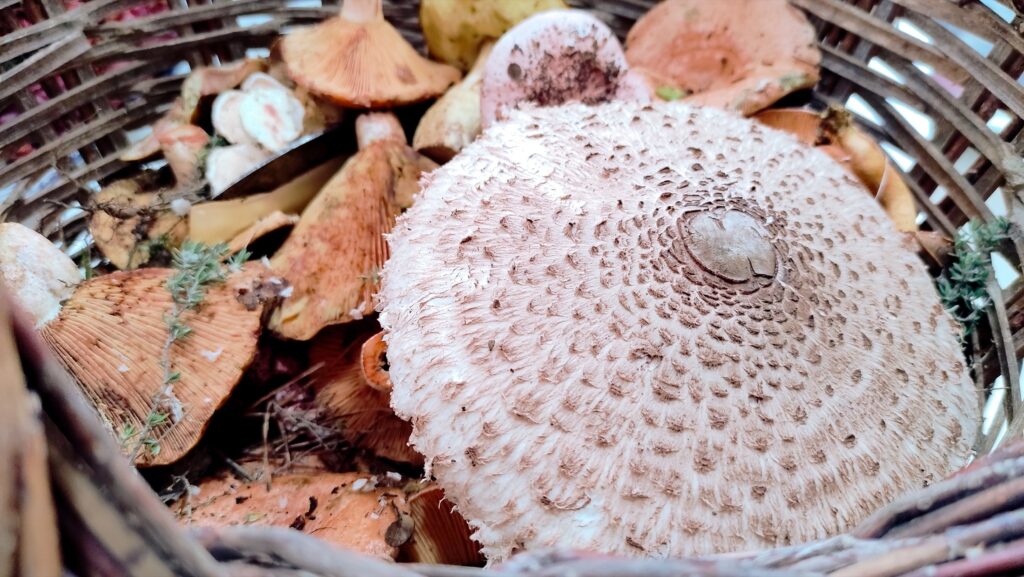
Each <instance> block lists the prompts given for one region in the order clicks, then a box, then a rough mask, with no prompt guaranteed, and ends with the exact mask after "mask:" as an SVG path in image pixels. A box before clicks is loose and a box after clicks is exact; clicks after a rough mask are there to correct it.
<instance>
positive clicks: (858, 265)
mask: <svg viewBox="0 0 1024 577" xmlns="http://www.w3.org/2000/svg"><path fill="white" fill-rule="evenodd" d="M388 239H389V248H390V249H391V254H392V255H393V256H392V257H391V258H390V260H388V262H387V264H386V265H385V267H384V272H383V275H382V278H383V284H382V288H381V290H380V294H379V295H378V297H379V300H380V305H379V309H380V311H381V313H380V322H381V325H382V327H383V328H384V330H385V334H386V337H385V338H386V341H387V356H388V363H389V367H388V372H389V376H390V379H391V382H392V392H391V404H392V406H393V407H394V408H395V411H396V413H397V414H398V415H399V416H400V417H402V418H404V419H407V420H409V421H410V422H411V423H412V424H413V431H414V432H413V436H412V444H413V447H415V448H416V450H417V451H419V452H420V453H422V454H423V455H424V456H425V458H426V462H427V467H428V469H427V470H428V472H429V474H431V475H433V476H434V478H436V479H437V481H438V483H439V484H440V485H441V486H442V487H443V488H444V490H445V494H446V495H447V496H448V498H449V499H451V500H452V501H453V502H454V503H455V505H456V506H457V507H458V509H459V511H460V512H461V513H462V515H463V516H464V517H465V518H466V520H467V521H468V522H469V523H470V525H471V526H473V527H475V529H476V532H475V533H474V537H475V538H476V539H477V540H478V541H480V543H481V544H482V545H483V547H484V553H485V554H486V556H487V558H488V559H489V560H491V561H492V562H494V561H498V560H502V559H505V558H506V557H508V556H509V555H510V553H511V552H512V551H513V549H524V548H525V549H535V548H543V547H548V546H556V545H557V546H558V547H567V548H574V547H578V548H584V549H591V550H596V551H602V552H607V553H616V554H624V555H645V556H683V555H692V554H705V553H713V552H721V551H738V550H747V549H752V548H760V547H770V546H776V545H782V544H796V543H801V542H805V541H808V540H812V539H818V538H823V537H826V536H828V535H836V534H839V533H841V532H843V531H845V530H847V529H849V528H850V527H851V526H852V525H853V524H855V523H857V522H858V521H860V520H861V519H863V518H864V517H865V516H866V515H868V514H869V513H870V512H872V511H874V510H875V509H877V508H878V507H879V506H880V505H882V504H884V503H886V502H888V501H889V500H890V499H892V498H893V497H895V496H896V495H898V494H900V493H903V492H905V491H907V490H910V489H912V488H914V487H920V486H921V485H923V484H927V483H930V482H932V481H935V480H938V479H940V478H942V477H943V476H944V475H945V474H947V473H948V472H950V471H953V470H955V469H956V468H957V467H959V466H960V465H962V464H963V463H964V461H965V460H966V458H967V457H968V456H969V454H970V451H971V447H972V445H973V442H974V439H975V437H976V435H977V423H978V419H979V412H980V411H979V407H978V403H977V395H976V392H975V389H974V386H973V382H972V381H971V378H970V375H969V373H968V369H967V365H966V363H965V362H964V358H963V354H962V352H961V349H960V344H959V338H958V331H957V329H956V326H955V325H954V323H953V321H952V320H951V319H950V317H949V315H948V314H947V313H946V311H945V310H944V309H943V306H942V303H941V300H940V298H939V295H938V293H937V291H936V288H935V286H934V284H933V282H932V278H931V277H930V276H929V275H928V273H927V271H926V269H925V267H924V266H923V264H922V263H921V261H920V259H919V258H918V257H917V255H915V254H914V253H913V252H912V251H909V250H906V249H905V248H903V243H902V239H903V237H902V235H897V234H893V231H892V226H891V225H890V224H889V222H888V220H887V218H886V215H885V213H884V212H883V211H882V209H881V207H879V206H878V204H877V203H875V202H874V201H873V200H872V199H871V198H870V197H869V196H868V195H865V194H863V193H862V192H861V184H860V183H859V182H857V180H856V179H854V178H853V177H852V175H850V174H848V173H847V172H846V171H845V170H843V169H842V167H840V166H838V165H837V164H835V163H834V162H833V161H832V160H831V159H829V157H828V156H827V155H825V154H824V153H822V152H820V151H817V150H815V149H813V148H807V147H805V146H803V145H801V144H799V143H798V142H796V141H795V140H794V139H793V138H791V137H789V136H788V135H785V134H782V133H780V132H778V131H774V130H769V129H766V128H764V127H762V126H761V125H759V124H758V123H756V122H754V121H752V120H747V119H745V118H742V117H740V116H738V115H735V114H732V113H726V112H723V111H720V110H716V109H713V108H708V107H690V106H687V105H685V104H680V103H652V104H648V105H639V104H636V103H626V102H614V103H609V104H604V105H598V106H584V105H580V104H570V105H565V106H560V107H551V108H537V109H534V110H532V111H530V112H529V113H527V112H519V113H516V114H515V115H513V116H512V117H511V118H510V119H508V120H507V121H506V122H502V123H499V124H496V125H494V126H493V127H492V128H490V129H489V130H487V131H485V133H484V134H483V135H482V136H481V137H480V138H479V139H478V140H477V141H476V142H475V143H474V144H473V146H471V147H470V148H469V149H468V150H466V151H464V152H463V153H462V154H459V155H458V156H456V157H455V158H454V159H452V161H451V162H449V163H448V164H446V165H445V166H443V167H441V168H439V169H438V170H436V171H434V172H433V173H432V174H431V177H430V178H429V179H427V180H426V181H425V184H424V188H423V191H422V192H421V194H419V195H418V196H417V197H416V203H415V204H414V205H413V206H412V207H411V208H410V209H409V210H408V211H407V212H406V213H405V215H403V217H402V219H401V220H400V222H399V224H398V225H396V226H395V228H394V231H393V232H392V234H391V235H390V236H389V238H388ZM923 407H927V410H923V409H922V408H923ZM481 479H486V482H481ZM652 507H653V509H652ZM652 512H653V513H655V514H652Z"/></svg>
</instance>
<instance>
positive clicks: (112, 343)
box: [42, 268, 263, 465]
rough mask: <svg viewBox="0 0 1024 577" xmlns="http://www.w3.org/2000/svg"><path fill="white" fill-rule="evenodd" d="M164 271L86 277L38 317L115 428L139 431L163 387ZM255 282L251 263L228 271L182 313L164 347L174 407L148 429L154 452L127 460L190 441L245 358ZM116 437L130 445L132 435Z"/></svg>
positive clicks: (159, 461) (253, 328)
mask: <svg viewBox="0 0 1024 577" xmlns="http://www.w3.org/2000/svg"><path fill="white" fill-rule="evenodd" d="M171 272H172V271H171V270H170V269H159V268H149V269H140V270H135V271H130V272H116V273H113V274H109V275H105V276H101V277H97V278H94V279H92V280H89V281H86V282H85V283H82V285H80V286H79V288H78V290H76V291H75V293H74V295H72V297H71V299H70V300H68V301H67V303H65V305H64V309H63V310H62V311H61V313H60V315H59V316H58V317H57V318H56V319H54V320H53V321H52V322H50V323H48V324H47V325H45V326H44V327H43V331H42V336H43V337H44V338H45V340H46V342H47V343H49V345H50V347H51V348H52V349H53V350H54V351H55V352H56V353H57V355H58V356H59V357H60V359H61V360H62V361H63V362H64V364H65V365H66V366H67V367H68V370H69V371H70V372H71V373H72V374H73V375H74V376H75V378H76V379H77V381H78V383H79V385H80V386H81V387H82V390H83V392H84V393H85V395H86V397H88V398H89V400H90V401H91V402H92V404H93V406H95V407H96V409H97V410H98V411H99V414H100V416H101V417H102V419H103V420H104V422H106V424H107V426H108V427H110V429H111V430H112V431H113V433H114V434H115V435H118V436H121V435H125V436H128V435H126V431H142V430H143V429H144V428H145V426H146V418H147V415H149V412H150V410H151V409H152V404H153V397H154V396H155V395H156V394H157V393H158V392H160V391H161V390H162V389H163V369H162V367H161V364H160V363H161V359H162V356H163V347H164V343H165V341H166V340H167V331H168V328H167V322H166V316H167V314H168V313H169V312H170V310H171V295H170V292H168V289H167V286H166V284H167V279H168V278H170V276H171ZM257 283H258V280H257V277H256V274H255V272H254V271H253V269H248V270H247V271H244V272H242V273H239V274H235V275H232V276H230V277H229V278H228V280H227V281H226V282H225V283H224V284H221V285H215V286H213V287H211V288H210V289H209V292H208V293H207V295H206V299H205V300H204V302H203V304H202V305H201V306H200V308H199V309H198V310H196V311H194V312H189V313H185V314H184V315H183V317H182V321H183V322H184V323H185V324H187V325H189V326H190V327H191V328H192V329H193V331H192V333H191V334H190V335H189V336H188V338H187V339H185V340H182V341H180V342H178V343H176V344H175V345H174V346H172V347H171V360H172V363H173V368H174V370H175V371H177V372H180V373H181V380H179V381H177V382H176V383H175V384H174V393H175V395H176V397H177V398H178V400H180V401H181V403H182V405H183V406H184V417H183V418H182V420H180V421H178V422H176V423H174V424H172V425H167V426H162V427H158V428H157V429H155V430H154V432H153V436H152V438H154V439H156V440H158V441H159V444H160V451H159V453H158V454H156V455H154V454H152V452H151V451H143V452H141V453H140V454H139V457H138V463H137V464H139V465H165V464H168V463H173V462H174V461H176V460H177V459H179V458H180V457H181V456H183V455H184V454H185V453H187V452H188V451H189V449H191V448H192V447H193V446H195V444H196V443H197V442H198V441H199V438H200V436H201V435H202V433H203V431H204V430H206V425H207V422H208V421H209V420H210V417H211V416H212V415H213V412H214V411H215V410H216V409H217V408H219V407H220V406H221V405H222V404H223V403H224V401H225V400H226V399H227V397H228V394H229V393H230V392H231V390H232V389H233V388H234V387H235V385H236V384H237V383H238V381H239V379H240V378H241V376H242V372H243V371H245V369H246V367H248V366H249V364H250V363H251V362H252V359H253V357H254V356H255V355H256V341H257V339H258V337H259V334H260V328H261V327H260V316H261V313H262V310H263V306H262V305H261V304H255V306H254V302H253V300H252V298H251V297H252V295H253V294H254V293H255V289H254V287H255V285H256V284H257ZM243 296H244V297H248V298H246V299H241V297H243ZM240 299H241V300H246V302H245V303H244V304H243V302H241V300H240ZM124 441H125V442H124V446H123V449H124V450H125V452H126V453H130V452H131V451H132V449H133V448H134V446H135V444H136V442H137V441H139V439H132V438H128V439H124Z"/></svg>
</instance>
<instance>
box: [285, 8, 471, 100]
mask: <svg viewBox="0 0 1024 577" xmlns="http://www.w3.org/2000/svg"><path fill="white" fill-rule="evenodd" d="M281 56H282V58H283V59H284V61H285V63H286V64H287V66H288V73H289V74H290V75H291V77H292V79H293V80H295V82H296V83H297V84H298V85H300V86H304V87H306V88H308V89H309V90H310V91H311V92H313V93H314V94H317V95H319V96H322V97H324V98H326V99H327V100H330V101H332V102H334V103H336V104H339V105H342V106H346V107H351V108H381V107H387V106H399V105H403V104H411V103H414V102H420V101H422V100H427V99H429V98H434V97H436V96H440V95H441V94H442V93H444V91H445V89H446V88H448V86H450V85H451V84H453V83H454V82H457V81H458V80H459V77H460V76H461V75H460V73H459V71H458V70H457V69H455V68H453V67H451V66H448V65H446V64H438V63H436V62H431V61H430V60H427V59H426V58H423V57H422V56H420V55H419V53H417V52H416V49H415V48H413V47H412V46H411V45H410V44H409V42H408V41H406V40H405V39H404V38H402V35H401V34H400V33H399V32H398V30H395V27H394V26H392V25H391V24H389V23H388V22H387V21H386V20H384V15H383V12H382V11H381V0H344V1H343V2H342V7H341V14H340V16H337V17H335V18H331V19H330V20H327V21H325V22H323V23H321V24H318V25H316V26H313V27H309V28H304V29H301V30H297V31H295V32H293V33H291V34H288V35H286V36H285V37H284V38H283V39H282V40H281Z"/></svg>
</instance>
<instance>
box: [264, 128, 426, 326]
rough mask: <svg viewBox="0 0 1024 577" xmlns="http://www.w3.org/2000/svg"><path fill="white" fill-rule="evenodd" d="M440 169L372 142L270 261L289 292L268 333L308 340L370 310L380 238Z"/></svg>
mask: <svg viewBox="0 0 1024 577" xmlns="http://www.w3.org/2000/svg"><path fill="white" fill-rule="evenodd" d="M360 139H361V140H366V138H364V137H362V136H361V137H360ZM436 167H437V165H436V164H434V163H433V161H431V160H430V159H428V158H426V157H424V156H420V155H419V154H418V153H417V152H416V151H414V150H413V149H412V148H410V147H409V145H407V144H406V143H405V141H404V140H402V139H400V138H383V139H380V140H374V141H372V142H370V144H368V145H367V147H366V148H364V149H362V150H360V151H359V152H358V153H356V155H355V156H353V157H352V158H350V159H349V160H348V161H347V162H346V163H345V165H344V166H343V167H342V169H341V170H340V171H339V172H338V174H337V175H335V176H334V178H332V179H331V180H330V181H329V182H328V183H327V184H326V185H325V186H324V188H323V190H321V191H320V193H319V194H318V195H317V196H316V198H314V199H313V201H312V202H310V203H309V206H307V207H306V210H304V211H303V213H302V218H301V220H299V224H298V225H296V226H295V230H294V231H292V234H291V235H290V236H289V237H288V240H287V241H285V243H284V246H282V247H281V250H279V251H278V252H277V254H276V255H274V258H273V259H272V261H271V262H272V264H273V268H274V271H276V272H277V274H279V275H280V276H282V277H284V278H286V279H288V281H289V282H290V283H291V286H292V293H291V296H289V297H288V298H286V299H285V300H284V302H283V303H281V306H280V307H278V308H277V310H275V311H274V314H273V316H271V318H270V325H269V326H270V328H271V329H272V330H273V331H274V332H276V333H277V334H279V335H280V336H282V337H285V338H289V339H297V340H308V339H311V338H313V336H314V335H316V333H317V332H318V331H319V330H320V329H322V328H323V327H325V326H327V325H332V324H339V323H344V322H348V321H350V320H357V319H361V318H362V317H363V316H364V315H369V314H370V313H372V312H373V295H374V294H375V293H376V292H377V280H378V274H379V272H380V269H381V267H383V266H384V261H385V260H387V258H388V248H387V243H385V241H384V236H383V235H384V234H386V233H387V232H389V231H390V230H391V227H392V226H393V225H394V222H395V217H397V216H398V215H399V214H400V213H401V212H402V211H403V210H404V209H406V208H408V207H409V206H410V205H411V204H412V198H413V195H414V194H415V193H416V192H417V191H418V190H419V178H420V175H421V174H423V173H424V172H429V171H430V170H433V169H434V168H436Z"/></svg>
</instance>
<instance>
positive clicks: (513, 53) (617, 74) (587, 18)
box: [480, 10, 640, 128]
mask: <svg viewBox="0 0 1024 577" xmlns="http://www.w3.org/2000/svg"><path fill="white" fill-rule="evenodd" d="M628 69H629V65H628V64H627V63H626V56H625V54H623V52H622V46H621V45H620V44H619V40H618V38H616V37H615V33H614V32H612V31H611V29H610V28H608V26H607V25H605V23H604V22H601V21H600V20H598V19H597V18H596V17H594V16H593V15H591V14H590V13H588V12H585V11H583V10H549V11H547V12H541V13H538V14H534V15H533V16H530V17H529V18H527V19H526V20H523V21H522V22H520V23H519V24H517V25H516V26H515V27H513V28H512V29H511V30H509V31H508V32H506V33H505V35H504V36H502V37H501V39H500V40H498V42H497V43H496V44H495V45H494V48H493V49H492V50H491V55H490V56H489V57H488V58H487V62H486V64H485V65H484V72H483V80H482V81H481V85H480V114H481V121H482V125H483V127H484V128H487V127H488V126H490V125H491V124H493V123H494V122H497V121H498V120H501V119H502V118H504V117H505V115H506V114H507V112H508V111H509V110H511V109H514V108H515V107H517V106H520V105H526V104H529V103H532V104H534V105H537V106H558V105H559V104H564V103H566V102H584V103H586V104H597V103H600V102H608V101H609V100H614V99H617V98H634V97H637V96H640V95H638V94H637V90H636V86H635V83H633V82H628V83H627V82H624V80H625V78H626V73H627V72H628Z"/></svg>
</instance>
